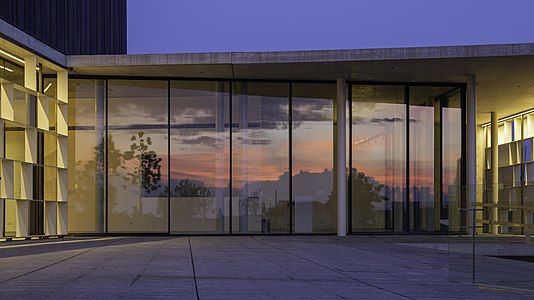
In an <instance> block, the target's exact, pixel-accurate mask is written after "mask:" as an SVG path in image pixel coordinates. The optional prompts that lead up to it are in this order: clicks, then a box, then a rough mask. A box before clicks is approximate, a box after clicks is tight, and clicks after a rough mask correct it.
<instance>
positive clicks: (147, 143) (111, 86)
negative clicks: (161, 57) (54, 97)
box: [107, 80, 169, 232]
mask: <svg viewBox="0 0 534 300" xmlns="http://www.w3.org/2000/svg"><path fill="white" fill-rule="evenodd" d="M168 114H169V111H168V81H158V80H143V81H142V80H108V140H107V153H108V156H107V172H108V177H107V193H108V195H107V196H108V222H109V224H108V231H109V232H168V191H169V188H168V179H169V177H168V125H169V124H168V120H169V119H168Z"/></svg>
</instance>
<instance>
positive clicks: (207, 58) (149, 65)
mask: <svg viewBox="0 0 534 300" xmlns="http://www.w3.org/2000/svg"><path fill="white" fill-rule="evenodd" d="M67 66H68V67H69V68H70V70H71V74H79V75H101V76H141V77H184V78H218V79H269V80H335V79H337V78H344V79H347V80H354V81H370V82H425V83H432V82H439V83H465V82H466V81H467V79H466V78H467V75H470V74H474V75H476V77H477V106H478V107H477V108H478V120H477V122H478V123H479V124H481V123H485V122H488V121H489V112H491V111H497V112H498V113H499V115H500V116H506V115H511V114H514V113H517V112H520V111H524V110H527V109H530V108H533V107H534V43H529V44H503V45H474V46H446V47H414V48H383V49H355V50H324V51H284V52H223V53H176V54H130V55H99V56H94V55H93V56H67Z"/></svg>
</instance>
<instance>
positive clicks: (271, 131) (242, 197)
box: [232, 82, 290, 233]
mask: <svg viewBox="0 0 534 300" xmlns="http://www.w3.org/2000/svg"><path fill="white" fill-rule="evenodd" d="M232 87H233V88H232V92H233V93H234V95H233V98H232V124H233V126H232V127H233V129H232V176H233V177H232V212H233V216H234V218H233V219H232V222H233V223H232V225H233V231H234V232H239V233H289V210H290V207H289V176H288V175H289V173H288V170H289V84H287V83H249V82H237V83H234V84H233V86H232Z"/></svg>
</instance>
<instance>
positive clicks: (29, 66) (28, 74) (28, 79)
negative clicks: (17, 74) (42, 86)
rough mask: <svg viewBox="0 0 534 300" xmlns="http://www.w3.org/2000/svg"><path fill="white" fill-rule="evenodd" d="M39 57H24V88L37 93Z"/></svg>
mask: <svg viewBox="0 0 534 300" xmlns="http://www.w3.org/2000/svg"><path fill="white" fill-rule="evenodd" d="M36 67H37V57H36V56H35V55H28V56H26V57H24V86H25V87H26V88H28V89H30V90H33V91H37V69H36Z"/></svg>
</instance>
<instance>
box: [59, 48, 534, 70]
mask: <svg viewBox="0 0 534 300" xmlns="http://www.w3.org/2000/svg"><path fill="white" fill-rule="evenodd" d="M530 55H534V43H528V44H503V45H474V46H440V47H409V48H376V49H351V50H312V51H277V52H210V53H172V54H126V55H70V56H67V66H69V67H91V66H104V67H105V66H147V65H151V66H158V65H191V64H198V65H205V64H235V65H239V64H281V63H304V62H307V63H309V62H315V63H317V62H346V61H388V60H419V59H445V58H475V57H477V58H480V57H501V56H530Z"/></svg>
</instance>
